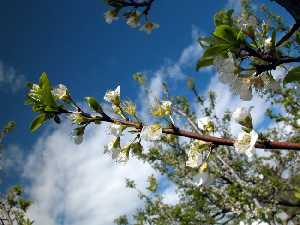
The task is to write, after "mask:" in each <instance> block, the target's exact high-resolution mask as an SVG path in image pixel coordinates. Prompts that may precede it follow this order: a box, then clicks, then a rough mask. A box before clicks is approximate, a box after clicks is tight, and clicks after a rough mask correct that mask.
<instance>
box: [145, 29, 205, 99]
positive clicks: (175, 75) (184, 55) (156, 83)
mask: <svg viewBox="0 0 300 225" xmlns="http://www.w3.org/2000/svg"><path fill="white" fill-rule="evenodd" d="M191 36H192V43H191V44H190V45H189V46H187V47H186V48H184V49H183V50H182V52H181V54H180V57H179V58H178V60H177V61H175V62H172V61H171V60H168V62H167V63H166V64H165V65H163V66H162V67H161V68H159V69H158V70H157V71H155V72H154V73H153V78H152V79H151V80H150V82H149V83H150V84H149V89H150V93H151V94H150V95H149V101H150V103H154V101H155V99H160V96H161V94H162V91H163V81H165V80H167V79H172V80H174V81H177V80H182V79H184V78H185V77H186V76H185V72H184V71H185V70H186V69H190V68H194V67H195V65H196V62H197V60H198V59H199V58H200V56H201V54H202V52H203V49H202V47H201V46H200V44H199V43H198V41H197V38H199V36H200V34H199V30H198V28H197V27H196V26H192V34H191ZM142 98H144V96H143V97H142Z"/></svg>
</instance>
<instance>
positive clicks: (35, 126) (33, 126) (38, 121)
mask: <svg viewBox="0 0 300 225" xmlns="http://www.w3.org/2000/svg"><path fill="white" fill-rule="evenodd" d="M46 120H47V117H46V114H44V113H42V114H40V115H38V116H37V117H35V118H34V120H33V121H32V123H31V126H30V130H31V132H34V131H36V130H37V129H39V128H40V126H41V125H42V124H43V123H44V122H45V121H46Z"/></svg>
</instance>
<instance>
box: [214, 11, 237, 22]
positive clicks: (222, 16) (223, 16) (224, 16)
mask: <svg viewBox="0 0 300 225" xmlns="http://www.w3.org/2000/svg"><path fill="white" fill-rule="evenodd" d="M233 12H234V11H233V10H232V9H230V10H221V11H219V12H217V13H216V14H215V15H214V22H215V25H216V26H220V25H223V24H226V25H232V24H233V19H232V14H233Z"/></svg>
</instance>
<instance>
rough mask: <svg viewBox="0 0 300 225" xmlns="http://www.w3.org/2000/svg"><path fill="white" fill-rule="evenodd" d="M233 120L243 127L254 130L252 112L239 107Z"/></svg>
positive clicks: (233, 114) (234, 113)
mask: <svg viewBox="0 0 300 225" xmlns="http://www.w3.org/2000/svg"><path fill="white" fill-rule="evenodd" d="M232 118H233V119H234V120H235V121H236V122H237V123H239V124H241V125H242V126H245V127H247V128H252V117H251V114H250V110H249V109H247V108H245V107H238V108H237V109H236V110H235V111H234V112H233V113H232Z"/></svg>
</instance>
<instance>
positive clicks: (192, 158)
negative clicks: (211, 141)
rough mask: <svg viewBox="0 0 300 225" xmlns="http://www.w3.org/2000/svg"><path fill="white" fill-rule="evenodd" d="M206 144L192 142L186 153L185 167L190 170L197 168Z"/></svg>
mask: <svg viewBox="0 0 300 225" xmlns="http://www.w3.org/2000/svg"><path fill="white" fill-rule="evenodd" d="M207 145H208V143H207V142H205V141H201V140H194V141H193V142H192V143H191V144H190V148H189V150H188V152H187V156H188V160H187V161H186V163H185V165H186V166H188V167H191V168H198V167H199V166H200V165H201V164H202V159H203V156H202V154H201V152H202V151H203V150H205V149H206V148H207Z"/></svg>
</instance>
